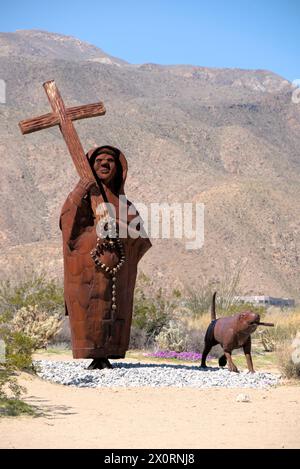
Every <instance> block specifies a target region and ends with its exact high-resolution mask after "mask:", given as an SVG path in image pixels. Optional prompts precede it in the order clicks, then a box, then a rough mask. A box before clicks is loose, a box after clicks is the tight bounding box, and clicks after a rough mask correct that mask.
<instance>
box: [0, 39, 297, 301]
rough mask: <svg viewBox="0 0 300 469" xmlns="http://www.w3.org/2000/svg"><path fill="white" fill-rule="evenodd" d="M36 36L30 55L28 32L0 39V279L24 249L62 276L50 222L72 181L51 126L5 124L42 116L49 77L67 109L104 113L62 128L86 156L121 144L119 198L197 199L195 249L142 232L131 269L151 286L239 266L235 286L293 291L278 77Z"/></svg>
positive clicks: (214, 277)
mask: <svg viewBox="0 0 300 469" xmlns="http://www.w3.org/2000/svg"><path fill="white" fill-rule="evenodd" d="M3 34H4V35H5V36H3ZM13 34H17V35H18V37H17V38H16V37H15V36H7V35H13ZM34 34H36V33H34ZM47 34H48V33H44V32H43V31H39V41H40V44H42V45H43V47H44V49H43V51H44V52H45V54H46V55H43V54H44V52H43V54H42V55H39V54H40V53H41V49H40V52H37V51H36V48H35V47H34V41H33V42H32V33H31V32H27V33H26V34H25V33H24V32H22V33H20V32H19V33H0V76H1V78H2V79H4V80H5V81H6V83H7V103H6V104H5V105H0V154H1V161H2V165H1V166H2V172H1V174H0V185H1V186H0V187H1V192H2V197H1V200H0V220H1V228H0V246H1V249H2V251H1V254H0V268H1V274H0V276H1V277H2V278H6V277H7V276H10V275H12V276H13V275H16V274H15V270H16V269H20V271H22V269H23V268H24V266H25V265H26V264H28V263H29V264H30V262H31V261H30V257H31V253H34V256H35V259H36V262H35V267H36V268H43V266H44V267H45V266H48V267H49V263H50V264H51V268H50V271H51V273H52V274H53V275H56V276H59V277H61V276H62V256H61V252H60V232H59V229H58V218H59V213H60V208H61V206H62V204H63V201H64V199H65V197H66V196H67V194H68V192H69V191H70V190H71V189H72V186H73V185H74V184H75V183H76V181H77V180H78V176H77V175H76V172H75V169H74V167H73V164H72V161H71V158H70V157H69V155H68V152H67V149H66V147H65V143H64V142H63V140H62V137H61V135H60V133H59V130H58V129H56V128H52V129H48V130H44V131H42V132H37V133H36V134H31V135H28V136H25V137H24V136H22V135H21V134H20V132H19V129H18V125H17V124H18V122H19V121H20V120H23V119H26V118H30V117H33V116H36V115H39V114H43V113H47V112H50V108H49V104H48V101H47V98H46V95H45V93H44V90H43V88H42V83H43V82H44V81H46V80H49V79H55V80H56V82H57V85H58V87H59V89H60V91H61V93H62V96H63V98H64V100H65V103H66V105H67V106H75V105H78V104H87V103H91V102H96V101H99V100H101V101H104V104H105V106H106V108H107V114H106V115H105V116H104V117H101V118H95V119H88V120H85V121H80V122H77V123H76V124H75V125H76V128H77V130H78V132H79V136H80V138H81V140H82V143H83V146H84V148H85V150H86V151H87V150H88V149H89V148H90V147H93V146H94V145H96V144H99V143H102V142H103V143H105V144H108V143H110V144H112V145H116V146H118V147H121V149H122V150H123V151H124V152H125V154H126V156H127V158H128V161H129V176H128V182H127V195H128V198H129V199H130V200H133V201H135V200H136V201H140V202H145V203H150V202H151V201H152V202H153V201H154V202H163V201H167V202H170V203H171V202H190V201H192V200H193V201H199V202H201V201H205V203H206V208H205V243H204V246H203V248H202V249H201V250H200V251H197V252H194V253H191V252H187V251H186V250H185V248H184V242H183V241H181V240H157V241H156V240H154V243H153V244H154V246H153V248H152V249H151V250H150V251H149V253H148V254H147V255H146V256H145V259H143V260H142V263H141V269H142V270H143V271H145V272H146V273H147V274H148V275H152V276H154V277H156V278H157V280H156V281H157V283H158V284H160V283H161V282H162V281H163V284H164V285H170V286H171V285H173V284H175V283H176V282H177V283H179V284H185V285H186V284H191V285H195V286H196V285H199V284H200V283H203V282H204V281H209V280H211V281H214V282H216V283H218V282H219V281H222V278H224V276H226V275H227V274H226V272H227V270H229V271H230V272H234V271H235V270H236V269H238V268H239V267H238V266H239V265H240V264H241V263H242V264H244V263H245V264H246V268H245V269H244V271H243V273H242V274H241V292H242V293H266V294H270V295H272V296H280V295H284V296H291V295H292V296H295V297H296V298H299V297H300V290H299V285H300V282H299V280H300V274H299V269H298V262H299V257H298V256H299V233H300V226H299V221H298V220H300V217H299V215H300V213H299V207H300V200H299V198H300V195H299V190H298V187H299V173H300V165H299V148H300V146H299V144H300V132H299V130H300V110H299V105H298V106H297V105H295V104H293V103H292V100H291V96H292V87H291V84H290V83H289V82H288V81H287V80H285V79H283V78H281V77H279V76H277V75H276V74H274V73H272V72H268V71H251V70H250V71H246V70H237V69H209V68H207V67H197V66H189V65H186V66H185V65H183V66H182V65H173V66H160V65H155V64H142V65H133V64H128V63H126V62H125V61H122V60H121V59H117V58H112V56H109V55H107V54H106V53H105V52H103V51H102V50H101V49H99V48H97V47H96V46H92V45H89V44H88V45H86V43H84V42H83V41H79V40H78V41H79V42H76V41H77V40H76V38H72V37H71V38H69V37H68V40H67V43H68V47H69V46H70V43H71V46H70V48H68V47H67V48H66V47H63V46H62V42H63V41H60V40H59V39H56V40H55V41H54V39H53V37H56V36H57V37H62V38H64V36H63V35H55V33H50V35H51V38H50V39H49V37H48V36H47ZM21 40H22V44H20V41H21ZM53 41H54V43H55V44H56V46H57V47H54V45H53V44H54V43H53ZM57 44H58V45H57ZM90 46H91V47H92V48H93V49H89V47H90ZM5 47H6V52H5V53H6V54H7V55H5V54H4V53H3V50H4V49H5ZM7 47H8V48H9V49H10V51H9V50H8V49H7ZM40 47H41V45H40ZM86 47H87V48H88V50H89V52H88V53H87V52H85V51H86V50H87V49H86ZM22 50H23V51H25V52H26V53H25V55H24V56H21V55H20V51H22ZM99 51H100V52H99ZM26 54H27V55H26ZM62 57H64V58H62ZM76 57H87V60H79V59H77V58H76ZM91 57H92V58H93V57H94V58H97V57H98V58H100V59H101V58H102V59H105V58H108V59H110V60H111V61H112V63H110V62H105V61H104V62H97V61H96V62H95V61H93V60H90V58H91ZM114 62H115V63H114ZM41 63H42V64H43V66H42V67H41V65H40V64H41ZM4 159H5V164H4V163H3V161H4ZM58 189H59V190H58ZM16 192H17V193H16ZM47 246H48V247H47ZM22 249H23V250H24V253H23V254H22ZM54 252H55V254H54ZM9 259H11V261H10V260H9ZM50 261H51V262H50Z"/></svg>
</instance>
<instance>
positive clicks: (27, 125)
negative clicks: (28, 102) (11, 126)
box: [19, 80, 106, 180]
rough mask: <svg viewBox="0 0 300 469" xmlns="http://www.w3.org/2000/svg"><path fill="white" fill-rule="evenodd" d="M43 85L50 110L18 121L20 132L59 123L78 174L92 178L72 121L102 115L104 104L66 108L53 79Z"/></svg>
mask: <svg viewBox="0 0 300 469" xmlns="http://www.w3.org/2000/svg"><path fill="white" fill-rule="evenodd" d="M43 86H44V89H45V91H46V94H47V96H48V99H49V102H50V105H51V107H52V112H51V113H49V114H44V115H43V116H39V117H33V118H32V119H27V120H24V121H21V122H19V126H20V129H21V132H22V134H29V133H31V132H36V131H38V130H42V129H47V128H49V127H53V126H55V125H59V128H60V131H61V133H62V135H63V138H64V140H65V142H66V144H67V147H68V149H69V152H70V154H71V157H72V160H73V162H74V165H75V167H76V169H77V171H78V174H79V176H80V177H81V178H83V179H88V180H94V176H93V173H92V171H91V168H90V166H89V164H88V161H87V159H86V156H85V153H84V150H83V147H82V145H81V142H80V140H79V137H78V134H77V132H76V129H75V127H74V125H73V121H74V120H79V119H85V118H87V117H96V116H103V115H104V114H105V112H106V111H105V107H104V104H103V103H101V102H99V103H96V104H86V105H84V106H76V107H71V108H66V107H65V105H64V102H63V99H62V97H61V95H60V92H59V90H58V88H57V86H56V84H55V81H53V80H52V81H47V82H46V83H44V84H43Z"/></svg>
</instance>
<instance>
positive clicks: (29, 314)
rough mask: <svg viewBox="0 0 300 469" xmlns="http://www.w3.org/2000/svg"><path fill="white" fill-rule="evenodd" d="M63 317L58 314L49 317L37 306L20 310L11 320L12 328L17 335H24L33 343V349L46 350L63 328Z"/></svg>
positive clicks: (24, 307) (29, 306)
mask: <svg viewBox="0 0 300 469" xmlns="http://www.w3.org/2000/svg"><path fill="white" fill-rule="evenodd" d="M61 322H62V320H61V317H60V315H59V314H57V313H52V314H51V315H48V314H47V313H46V312H45V311H41V310H40V309H39V307H38V306H37V305H34V306H32V305H28V306H23V307H22V308H20V309H19V310H18V311H17V312H16V313H15V315H14V317H13V319H12V320H11V323H10V325H11V328H12V330H13V332H15V333H19V334H20V333H21V332H22V333H23V334H25V336H27V337H28V338H29V339H30V341H31V348H32V349H34V350H36V349H39V348H45V347H46V346H47V345H48V343H49V341H50V340H51V339H52V338H53V337H54V336H55V335H56V334H57V333H58V332H59V330H60V328H61Z"/></svg>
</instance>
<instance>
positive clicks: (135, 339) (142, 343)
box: [129, 326, 148, 350]
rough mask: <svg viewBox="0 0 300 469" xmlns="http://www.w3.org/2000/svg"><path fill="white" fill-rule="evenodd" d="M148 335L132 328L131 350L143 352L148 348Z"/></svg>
mask: <svg viewBox="0 0 300 469" xmlns="http://www.w3.org/2000/svg"><path fill="white" fill-rule="evenodd" d="M147 341H148V337H147V333H146V331H144V330H143V329H140V328H139V327H135V326H132V327H131V331H130V344H129V348H130V349H136V350H142V349H145V348H146V347H147Z"/></svg>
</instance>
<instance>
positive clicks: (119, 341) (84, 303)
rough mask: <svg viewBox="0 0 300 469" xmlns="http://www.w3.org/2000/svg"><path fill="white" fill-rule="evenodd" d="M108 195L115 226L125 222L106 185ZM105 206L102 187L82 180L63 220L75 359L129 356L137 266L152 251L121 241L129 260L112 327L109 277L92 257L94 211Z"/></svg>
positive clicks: (120, 278) (141, 242)
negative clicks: (91, 185)
mask: <svg viewBox="0 0 300 469" xmlns="http://www.w3.org/2000/svg"><path fill="white" fill-rule="evenodd" d="M95 151H97V149H93V150H91V151H90V152H89V153H88V154H87V157H88V158H91V157H92V155H93V154H94V152H95ZM119 161H120V163H121V167H122V185H121V188H120V191H119V194H124V183H125V179H126V174H127V162H126V159H125V157H124V155H123V154H122V153H121V152H120V157H119ZM104 190H105V193H106V197H107V200H108V202H110V203H113V204H114V206H115V208H116V214H117V221H118V222H121V221H120V220H119V209H120V203H119V199H118V197H116V196H115V195H114V194H113V193H112V192H111V191H109V189H107V188H106V187H105V186H104ZM101 202H103V198H102V196H101V193H100V191H99V190H98V188H94V189H92V190H90V191H87V189H86V188H85V185H84V183H83V182H82V181H79V183H78V184H77V186H76V187H75V189H74V190H73V191H72V192H71V193H70V194H69V196H68V198H67V199H66V201H65V203H64V205H63V208H62V212H61V217H60V228H61V230H62V236H63V255H64V295H65V306H66V314H67V315H69V318H70V326H71V334H72V350H73V357H74V358H100V357H106V358H123V357H124V356H125V353H126V350H127V349H128V345H129V338H130V327H131V319H132V306H133V294H134V287H135V281H136V274H137V264H138V262H139V260H140V259H141V257H142V256H143V255H144V254H145V252H146V251H147V250H148V249H149V248H150V247H151V243H150V241H149V239H148V238H142V237H140V236H139V237H138V238H136V239H133V238H131V237H129V236H127V238H121V239H122V242H123V245H124V250H125V257H126V261H125V264H124V265H123V266H122V268H121V270H120V271H119V272H118V273H117V275H116V277H117V281H116V292H117V295H116V296H117V310H116V316H115V318H116V320H115V322H114V324H113V326H111V325H110V317H111V282H112V280H111V276H110V275H109V274H106V273H105V272H103V271H102V270H98V269H96V267H95V263H94V261H93V259H92V258H91V254H90V252H91V250H92V249H93V248H95V246H96V242H97V233H96V224H97V221H98V218H96V216H95V213H96V211H95V209H96V207H97V205H98V204H99V203H101ZM129 206H130V202H129V203H128V204H126V208H125V213H126V211H128V207H129ZM127 213H128V212H127ZM128 218H129V221H131V220H132V219H133V217H132V216H129V217H128ZM129 221H128V222H129ZM121 223H122V222H121ZM111 327H112V328H111Z"/></svg>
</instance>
